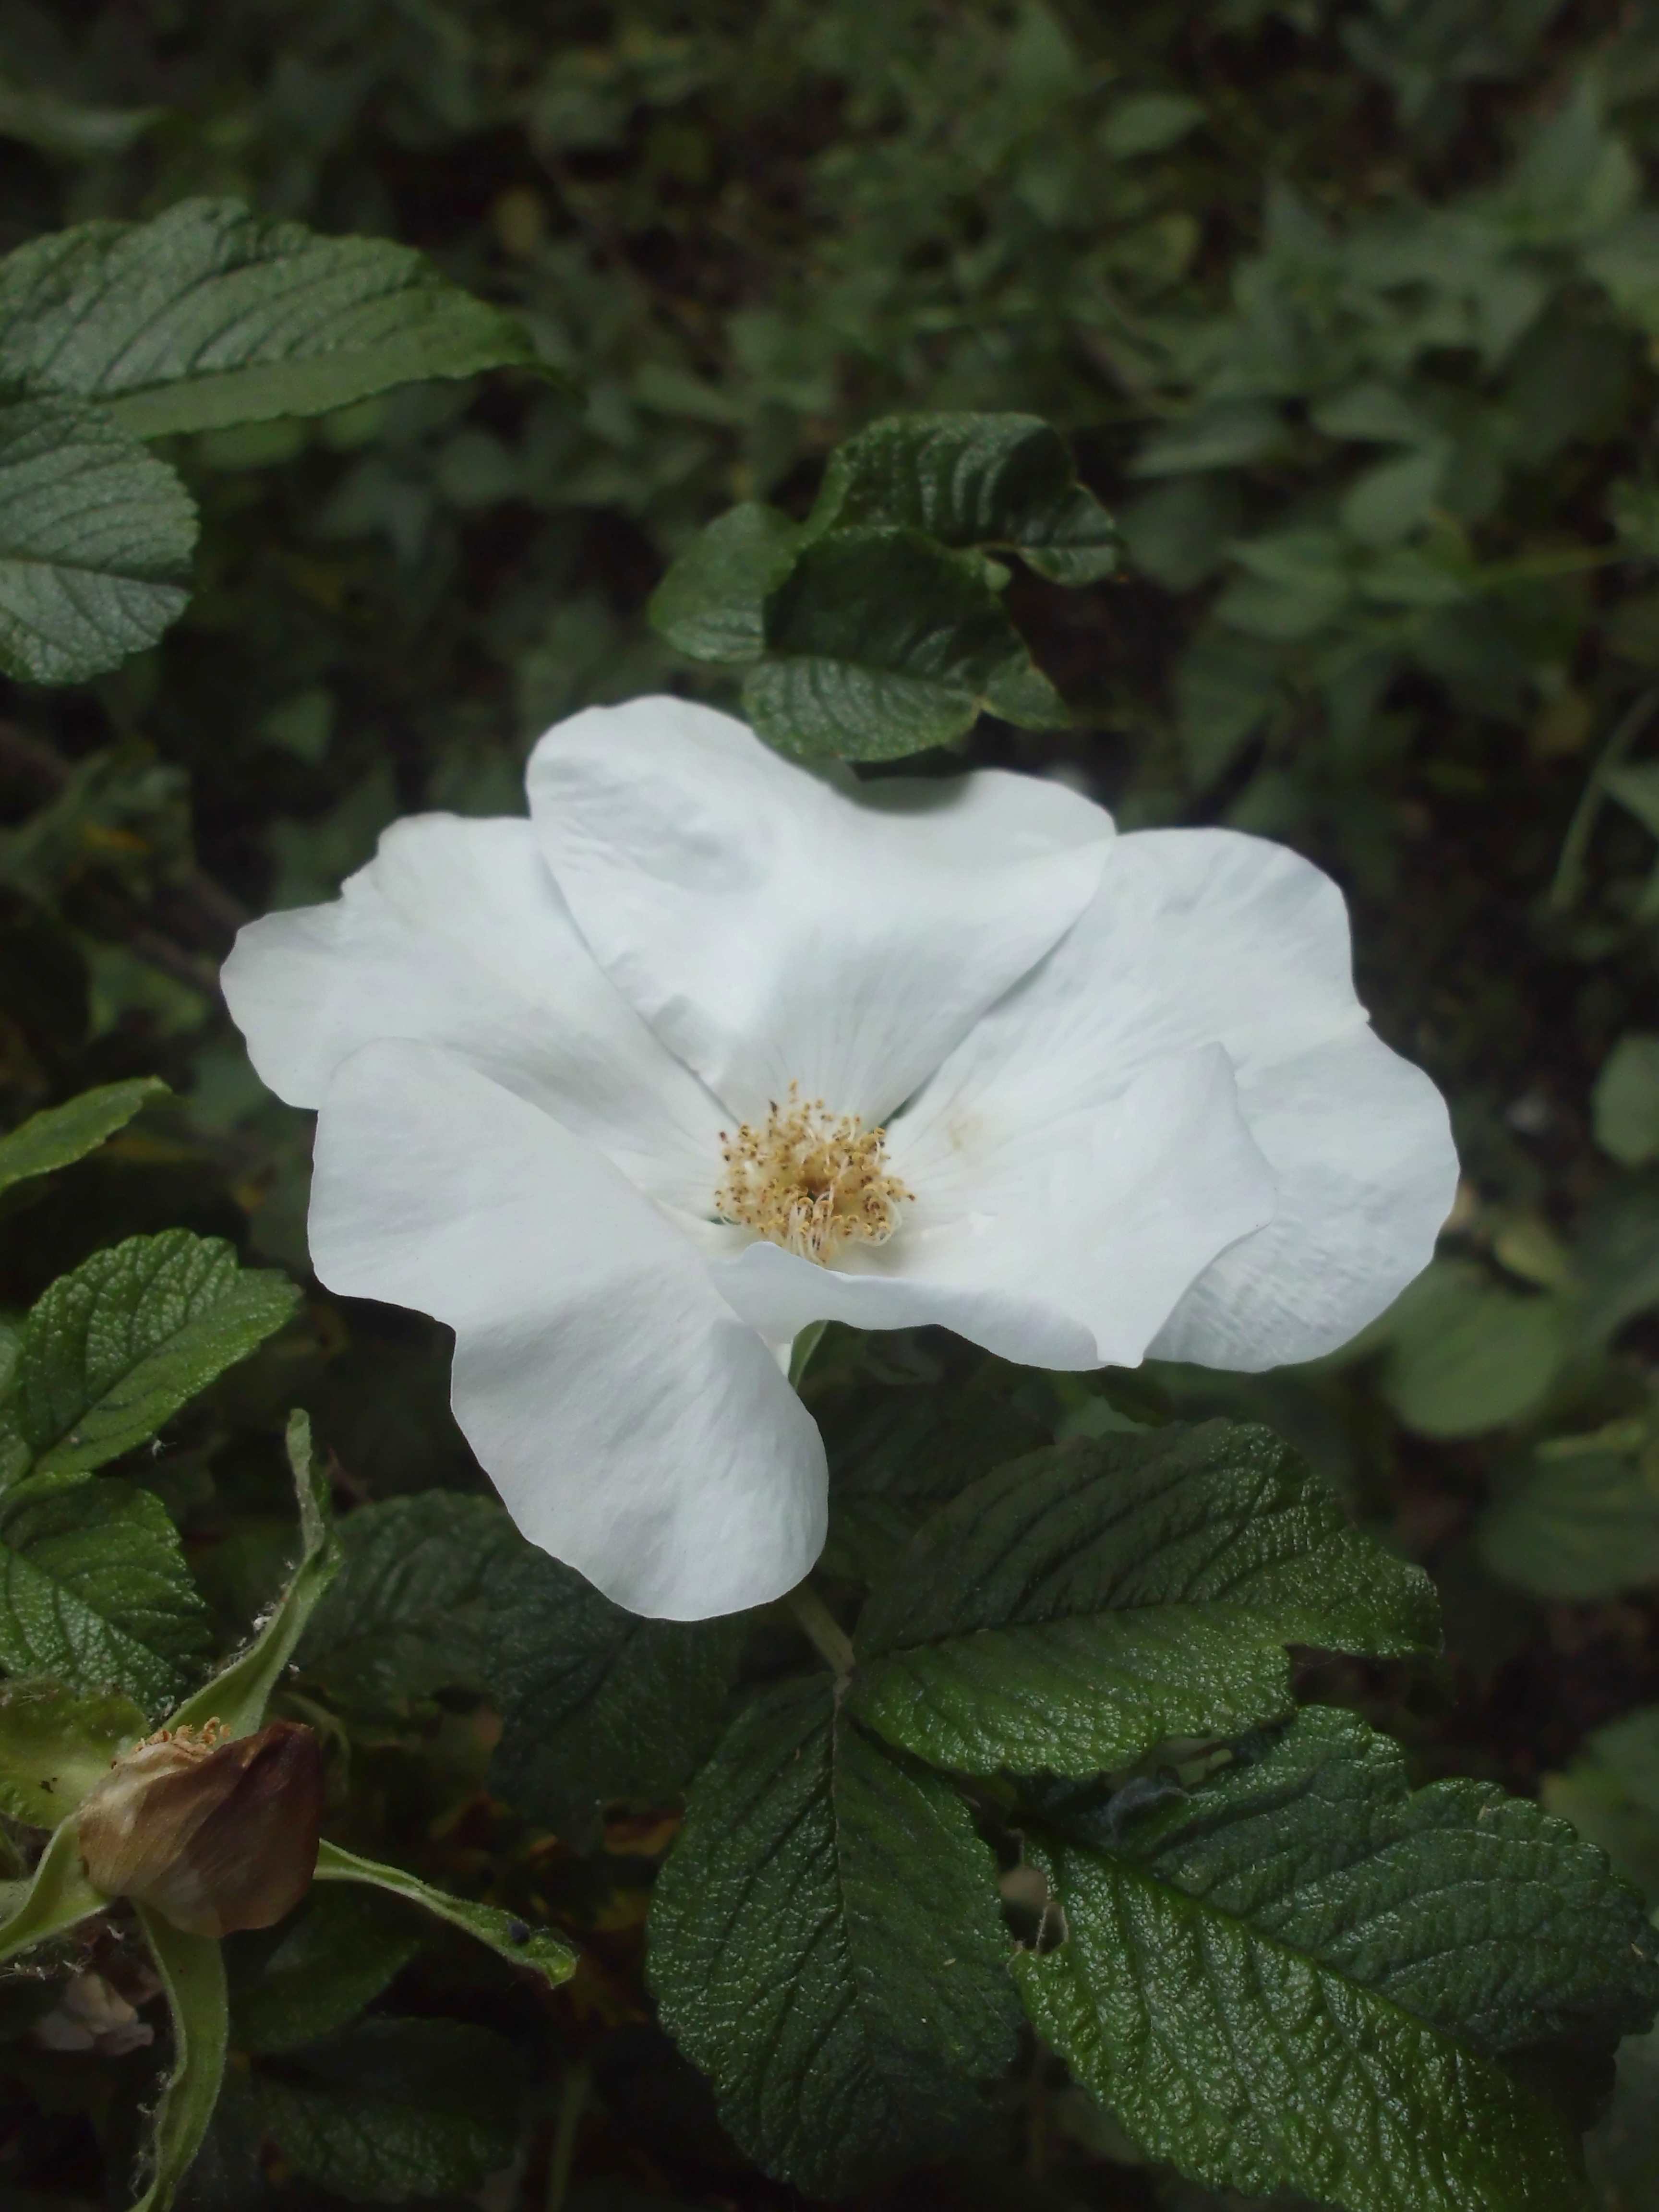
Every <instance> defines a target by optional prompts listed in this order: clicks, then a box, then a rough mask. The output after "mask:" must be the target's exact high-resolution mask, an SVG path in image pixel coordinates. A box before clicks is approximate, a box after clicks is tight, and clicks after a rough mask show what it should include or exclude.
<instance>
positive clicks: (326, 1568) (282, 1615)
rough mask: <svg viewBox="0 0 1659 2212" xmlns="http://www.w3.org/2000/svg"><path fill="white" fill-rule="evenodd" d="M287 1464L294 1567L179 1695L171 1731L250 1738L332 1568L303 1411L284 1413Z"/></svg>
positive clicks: (333, 1553)
mask: <svg viewBox="0 0 1659 2212" xmlns="http://www.w3.org/2000/svg"><path fill="white" fill-rule="evenodd" d="M288 1462H289V1468H291V1470H292V1472H293V1475H294V1487H295V1492H296V1493H297V1496H298V1500H299V1507H300V1559H299V1564H298V1565H297V1566H296V1567H295V1570H294V1571H293V1573H292V1574H291V1575H290V1576H289V1580H288V1585H287V1587H286V1588H285V1589H284V1590H283V1595H282V1596H281V1597H280V1598H278V1600H277V1601H276V1605H275V1607H273V1608H272V1610H271V1613H270V1618H269V1619H268V1620H265V1621H264V1622H263V1623H262V1624H261V1626H260V1628H259V1632H258V1635H257V1636H256V1637H255V1638H254V1639H253V1641H252V1643H251V1644H249V1645H248V1647H247V1649H246V1650H245V1651H243V1652H241V1653H240V1654H239V1655H238V1656H237V1657H236V1658H234V1659H233V1660H232V1661H231V1662H230V1664H229V1666H228V1667H226V1668H223V1669H222V1671H221V1672H220V1673H219V1674H216V1675H215V1676H214V1677H213V1679H212V1680H211V1681H210V1682H204V1684H203V1685H202V1687H201V1688H200V1689H199V1690H197V1692H196V1694H195V1696H194V1697H192V1698H187V1699H185V1703H184V1704H183V1705H180V1706H179V1710H178V1711H177V1712H176V1713H175V1714H174V1715H173V1725H174V1727H175V1728H177V1727H189V1728H197V1729H199V1728H201V1727H203V1726H204V1725H205V1723H207V1722H209V1721H210V1720H216V1721H218V1722H219V1723H221V1724H222V1726H223V1727H224V1729H226V1731H227V1732H228V1734H229V1735H233V1736H240V1735H253V1734H254V1733H255V1732H256V1731H257V1730H258V1729H261V1728H263V1727H264V1720H265V1708H266V1706H267V1705H269V1704H270V1697H271V1692H273V1691H274V1690H275V1689H276V1685H277V1683H278V1682H279V1681H280V1680H282V1677H283V1669H284V1668H286V1667H287V1665H288V1663H289V1660H290V1659H291V1658H292V1657H293V1656H294V1652H295V1646H296V1645H297V1644H298V1643H299V1641H300V1638H301V1637H302V1636H303V1635H304V1634H305V1631H306V1624H307V1621H308V1620H310V1619H311V1616H312V1614H313V1613H314V1612H315V1611H316V1609H317V1607H318V1605H319V1602H320V1601H321V1599H322V1595H323V1593H324V1591H325V1590H326V1589H327V1588H328V1586H329V1583H331V1581H332V1580H333V1578H334V1576H335V1575H336V1573H337V1571H338V1569H339V1565H340V1540H339V1538H338V1536H337V1534H335V1530H334V1520H333V1515H332V1512H331V1509H330V1504H329V1496H328V1483H327V1480H326V1479H325V1476H324V1474H323V1472H322V1470H321V1468H319V1466H318V1465H317V1462H316V1460H315V1458H314V1457H313V1453H312V1449H311V1423H310V1420H309V1419H307V1416H306V1415H305V1414H304V1413H290V1414H289V1422H288Z"/></svg>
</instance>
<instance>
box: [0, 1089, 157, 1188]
mask: <svg viewBox="0 0 1659 2212" xmlns="http://www.w3.org/2000/svg"><path fill="white" fill-rule="evenodd" d="M166 1096H167V1085H166V1084H165V1083H162V1082H161V1081H160V1080H159V1079H157V1078H156V1077H155V1076H153V1075H140V1076H137V1077H135V1078H134V1079H133V1080H132V1081H131V1082H129V1083H106V1084H105V1085H102V1087H101V1088H100V1089H99V1090H97V1091H82V1094H81V1096H80V1097H78V1098H71V1099H69V1100H68V1101H66V1103H64V1105H62V1106H48V1107H46V1109H44V1111H42V1112H41V1113H39V1114H33V1115H30V1117H29V1119H28V1120H27V1121H24V1122H22V1123H21V1124H20V1125H19V1127H16V1128H15V1129H9V1130H8V1131H7V1132H6V1133H5V1135H4V1136H3V1137H0V1190H9V1188H11V1186H12V1184H13V1183H16V1182H27V1180H28V1178H29V1177H30V1176H43V1175H50V1174H51V1173H52V1170H53V1169H54V1168H66V1167H68V1166H70V1164H71V1163H72V1162H74V1161H76V1160H78V1159H82V1158H85V1156H86V1155H87V1153H88V1152H95V1151H96V1150H97V1148H98V1146H100V1145H101V1144H102V1143H103V1141H104V1139H106V1137H112V1136H113V1135H114V1134H115V1132H116V1131H117V1130H118V1129H124V1128H125V1127H126V1125H127V1123H128V1122H129V1121H131V1119H132V1117H133V1115H135V1114H136V1113H137V1111H138V1110H139V1109H140V1108H141V1107H142V1106H145V1105H148V1104H149V1101H150V1100H151V1099H152V1098H163V1097H166Z"/></svg>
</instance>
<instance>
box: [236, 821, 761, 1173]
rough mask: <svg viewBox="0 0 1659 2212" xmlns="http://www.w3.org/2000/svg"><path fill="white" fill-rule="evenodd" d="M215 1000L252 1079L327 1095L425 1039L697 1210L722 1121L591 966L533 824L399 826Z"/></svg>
mask: <svg viewBox="0 0 1659 2212" xmlns="http://www.w3.org/2000/svg"><path fill="white" fill-rule="evenodd" d="M223 982H224V991H225V998H226V1000H227V1002H228V1005H229V1007H230V1011H231V1014H232V1017H233V1018H234V1020H235V1022H236V1024H237V1025H238V1027H239V1028H240V1030H242V1032H243V1034H244V1036H246V1039H247V1042H248V1051H249V1054H250V1055H251V1056H252V1061H253V1065H254V1066H255V1067H256V1068H257V1069H258V1072H259V1074H260V1076H261V1077H262V1078H263V1079H264V1081H265V1082H266V1083H267V1084H268V1085H270V1088H271V1089H272V1090H273V1091H276V1093H277V1095H278V1096H279V1097H283V1098H286V1099H287V1100H288V1101H289V1103H290V1104H292V1105H295V1106H315V1105H317V1104H319V1103H320V1102H321V1099H322V1097H323V1095H324V1093H325V1090H326V1088H327V1085H328V1082H329V1079H330V1077H331V1075H332V1073H333V1072H334V1070H335V1068H336V1067H337V1066H338V1065H339V1064H340V1062H341V1061H342V1060H343V1059H344V1058H345V1057H346V1055H347V1054H349V1053H352V1052H355V1051H356V1049H357V1048H358V1047H359V1046H360V1045H363V1044H366V1043H368V1042H370V1041H371V1040H372V1039H374V1038H376V1037H423V1038H427V1039H428V1040H430V1041H432V1042H435V1043H440V1044H445V1045H448V1046H450V1047H452V1048H453V1049H454V1050H455V1051H456V1052H458V1053H459V1054H461V1055H462V1057H463V1058H464V1059H465V1060H467V1061H468V1062H469V1063H470V1064H471V1066H475V1067H479V1068H482V1069H483V1070H484V1071H485V1072H486V1073H488V1074H489V1075H491V1076H493V1077H494V1078H495V1080H496V1081H498V1082H500V1083H502V1084H505V1085H506V1086H507V1089H508V1090H510V1091H517V1092H518V1093H519V1094H520V1096H521V1097H526V1098H529V1099H531V1100H532V1101H534V1102H536V1103H538V1104H542V1105H544V1106H546V1107H547V1108H548V1109H550V1111H551V1112H553V1113H555V1114H556V1115H558V1117H559V1118H560V1120H561V1121H563V1122H564V1123H565V1124H566V1125H567V1127H570V1128H572V1129H574V1130H575V1131H577V1132H578V1133H580V1134H581V1135H583V1136H586V1137H588V1138H591V1139H592V1141H593V1142H594V1143H596V1144H598V1145H599V1146H602V1148H603V1149H604V1150H605V1152H606V1153H607V1154H608V1156H609V1157H610V1158H612V1159H614V1160H616V1161H617V1162H618V1164H620V1165H622V1166H623V1168H624V1170H626V1171H627V1172H628V1173H629V1175H630V1176H632V1177H633V1178H634V1180H635V1181H636V1182H639V1183H641V1185H642V1187H644V1188H647V1189H648V1190H650V1191H651V1193H652V1194H653V1196H654V1197H657V1198H659V1200H662V1201H663V1202H664V1203H665V1204H669V1205H673V1206H677V1207H680V1208H683V1209H684V1210H685V1211H686V1212H688V1213H689V1214H690V1215H693V1216H706V1215H707V1214H708V1212H709V1211H710V1209H711V1205H712V1200H713V1194H714V1188H715V1186H716V1184H717V1183H718V1182H719V1180H720V1121H721V1120H722V1119H723V1118H725V1117H724V1116H723V1115H721V1113H720V1109H719V1108H718V1107H717V1106H716V1104H715V1103H714V1100H713V1099H712V1098H711V1097H709V1095H708V1092H707V1091H705V1090H704V1089H703V1087H702V1085H701V1084H700V1083H699V1082H698V1081H697V1080H696V1078H695V1077H694V1076H693V1075H691V1074H690V1073H689V1071H688V1070H687V1069H685V1068H684V1067H683V1066H681V1065H680V1064H679V1063H678V1061H677V1060H675V1059H674V1058H673V1056H672V1054H671V1053H669V1052H668V1051H666V1050H665V1048H664V1047H663V1046H662V1045H661V1044H659V1042H658V1041H657V1039H656V1038H655V1037H654V1036H653V1035H652V1033H651V1031H650V1030H649V1029H648V1028H647V1026H646V1024H645V1023H644V1022H642V1021H641V1018H640V1017H639V1016H638V1015H637V1014H636V1013H635V1012H634V1010H633V1008H632V1007H631V1006H629V1004H628V1003H627V1001H626V1000H624V999H623V997H622V995H621V994H620V993H619V992H618V991H617V988H616V987H615V986H614V984H612V983H611V981H609V979H608V978H607V977H606V976H605V975H604V974H603V973H602V971H601V970H600V969H599V967H598V966H597V965H596V963H595V962H594V960H593V958H592V954H591V953H590V952H589V951H588V950H587V947H586V945H585V944H584V943H583V941H582V939H581V937H580V933H578V931H577V930H576V928H575V926H574V923H573V922H572V921H571V919H570V915H569V913H568V910H567V908H566V907H565V904H564V902H563V900H562V898H561V897H560V896H559V891H558V887H557V885H556V884H555V883H554V881H553V879H552V877H551V876H550V874H549V872H548V870H547V867H546V865H545V863H544V861H543V860H542V858H541V856H540V854H539V851H538V848H537V844H536V840H535V836H534V833H533V832H532V829H531V826H530V824H529V823H527V822H523V821H510V820H496V821H487V822H479V821H467V820H464V819H462V818H460V817H457V816H455V815H450V814H427V815H419V816H416V817H412V818H411V819H410V820H407V821H404V822H398V823H394V824H393V825H392V828H391V829H388V830H387V831H386V835H385V836H383V837H382V838H381V840H380V850H379V852H378V853H377V854H376V855H375V857H374V860H371V861H370V862H369V863H368V866H367V867H364V868H361V869H359V870H358V872H357V873H356V875H355V876H353V877H351V878H350V879H349V881H348V883H347V884H346V885H345V887H344V890H343V893H342V895H341V896H340V897H339V898H337V899H336V900H334V901H332V902H331V903H330V904H329V905H327V906H313V907H301V908H298V909H297V910H295V911H293V912H290V913H287V914H273V915H267V916H266V917H265V918H264V920H263V921H255V922H250V923H249V924H248V926H247V927H246V928H245V929H244V930H243V931H242V932H241V933H240V936H239V937H238V938H237V940H236V944H235V946H234V949H233V951H232V952H231V955H230V957H229V958H228V960H227V961H226V963H225V966H224V973H223Z"/></svg>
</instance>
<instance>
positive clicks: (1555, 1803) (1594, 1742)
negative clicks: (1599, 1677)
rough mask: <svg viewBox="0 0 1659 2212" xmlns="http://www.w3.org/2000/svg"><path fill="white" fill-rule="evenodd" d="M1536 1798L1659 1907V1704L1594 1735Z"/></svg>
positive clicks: (1548, 1777) (1547, 1778)
mask: <svg viewBox="0 0 1659 2212" xmlns="http://www.w3.org/2000/svg"><path fill="white" fill-rule="evenodd" d="M1539 1795H1540V1797H1541V1802H1542V1803H1543V1806H1544V1808H1545V1810H1546V1811H1547V1812H1550V1813H1553V1814H1556V1815H1557V1816H1558V1818H1559V1819H1561V1820H1571V1823H1572V1825H1573V1826H1574V1827H1575V1828H1577V1831H1578V1832H1579V1834H1580V1835H1581V1836H1583V1838H1585V1840H1586V1841H1587V1842H1589V1843H1592V1844H1595V1845H1596V1847H1597V1848H1598V1849H1599V1850H1604V1851H1605V1852H1606V1853H1607V1857H1609V1859H1611V1860H1612V1862H1613V1869H1614V1871H1615V1872H1616V1873H1618V1874H1620V1875H1623V1877H1624V1878H1625V1880H1626V1881H1628V1882H1631V1883H1632V1884H1633V1885H1634V1886H1635V1887H1636V1888H1638V1889H1639V1890H1640V1891H1641V1893H1642V1894H1643V1895H1644V1897H1645V1898H1646V1899H1647V1901H1648V1903H1649V1904H1650V1905H1659V1705H1649V1706H1647V1707H1646V1708H1644V1710H1643V1711H1639V1712H1634V1713H1627V1714H1626V1717H1625V1718H1624V1719H1623V1720H1621V1721H1614V1722H1613V1723H1612V1724H1611V1725H1610V1726H1609V1727H1607V1728H1602V1729H1596V1731H1595V1734H1594V1735H1592V1736H1591V1737H1590V1738H1589V1741H1588V1742H1587V1743H1586V1744H1585V1746H1584V1747H1583V1751H1582V1752H1581V1753H1580V1754H1579V1756H1578V1757H1577V1759H1574V1760H1573V1762H1572V1764H1571V1766H1569V1767H1568V1768H1567V1770H1566V1771H1565V1773H1562V1774H1547V1775H1546V1776H1545V1777H1544V1779H1543V1784H1542V1786H1541V1790H1540V1792H1539Z"/></svg>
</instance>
